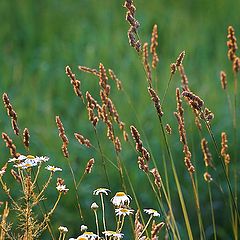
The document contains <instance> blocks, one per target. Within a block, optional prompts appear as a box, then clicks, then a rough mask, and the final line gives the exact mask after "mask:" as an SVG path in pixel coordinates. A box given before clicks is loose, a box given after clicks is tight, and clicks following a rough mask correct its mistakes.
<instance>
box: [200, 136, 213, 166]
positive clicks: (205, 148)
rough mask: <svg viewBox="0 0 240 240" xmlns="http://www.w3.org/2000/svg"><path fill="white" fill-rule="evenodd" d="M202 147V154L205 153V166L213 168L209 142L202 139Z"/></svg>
mask: <svg viewBox="0 0 240 240" xmlns="http://www.w3.org/2000/svg"><path fill="white" fill-rule="evenodd" d="M201 147H202V152H203V157H204V162H205V166H206V167H208V166H211V167H212V166H213V164H212V154H211V153H210V151H209V148H208V142H207V140H206V139H205V138H203V139H202V141H201Z"/></svg>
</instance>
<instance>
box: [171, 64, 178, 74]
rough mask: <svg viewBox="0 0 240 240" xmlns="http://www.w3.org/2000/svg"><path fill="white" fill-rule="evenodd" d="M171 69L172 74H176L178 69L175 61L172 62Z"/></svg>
mask: <svg viewBox="0 0 240 240" xmlns="http://www.w3.org/2000/svg"><path fill="white" fill-rule="evenodd" d="M170 69H171V74H174V73H175V72H176V71H177V66H176V64H175V63H171V65H170Z"/></svg>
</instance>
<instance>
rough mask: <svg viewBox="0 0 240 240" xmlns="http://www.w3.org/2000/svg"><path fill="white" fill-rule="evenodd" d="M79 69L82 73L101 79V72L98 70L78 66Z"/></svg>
mask: <svg viewBox="0 0 240 240" xmlns="http://www.w3.org/2000/svg"><path fill="white" fill-rule="evenodd" d="M78 69H79V70H80V71H83V72H87V73H91V74H93V75H95V76H97V77H99V71H98V70H96V69H93V68H88V67H85V66H78Z"/></svg>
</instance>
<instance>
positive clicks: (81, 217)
mask: <svg viewBox="0 0 240 240" xmlns="http://www.w3.org/2000/svg"><path fill="white" fill-rule="evenodd" d="M67 162H68V166H69V169H70V171H71V174H72V179H73V183H74V189H75V196H76V200H77V205H78V211H79V215H80V219H81V220H82V221H83V222H84V217H83V213H82V208H81V204H80V200H79V197H78V192H77V183H76V179H75V175H74V172H73V169H72V166H71V163H70V160H69V158H67Z"/></svg>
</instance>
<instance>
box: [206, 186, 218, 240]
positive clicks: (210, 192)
mask: <svg viewBox="0 0 240 240" xmlns="http://www.w3.org/2000/svg"><path fill="white" fill-rule="evenodd" d="M207 185H208V193H209V200H210V206H211V215H212V224H213V235H214V240H217V231H216V223H215V215H214V209H213V201H212V190H211V185H210V183H209V182H208V183H207Z"/></svg>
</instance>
